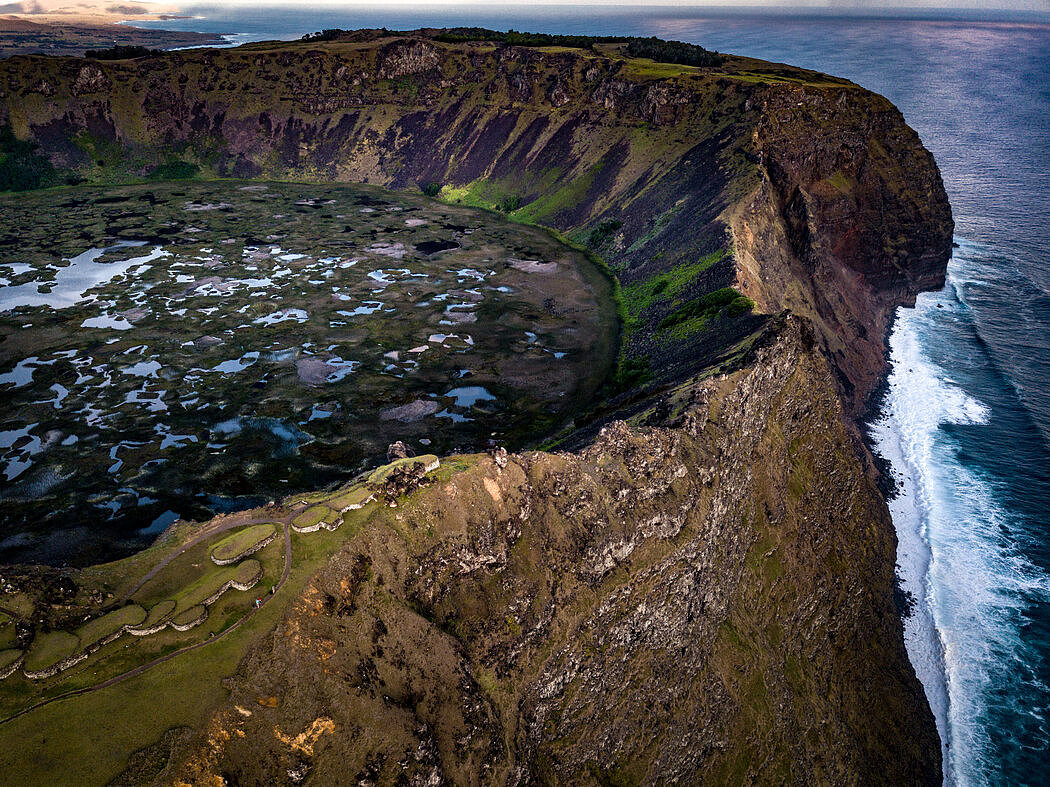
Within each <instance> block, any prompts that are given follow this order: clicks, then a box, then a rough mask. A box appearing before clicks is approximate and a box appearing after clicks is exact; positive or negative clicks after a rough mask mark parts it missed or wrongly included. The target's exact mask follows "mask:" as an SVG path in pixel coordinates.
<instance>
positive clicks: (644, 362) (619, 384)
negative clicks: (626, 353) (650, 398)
mask: <svg viewBox="0 0 1050 787" xmlns="http://www.w3.org/2000/svg"><path fill="white" fill-rule="evenodd" d="M652 376H653V374H652V370H651V369H650V368H649V359H648V358H624V359H622V360H621V361H620V365H619V367H617V369H616V377H615V379H614V381H613V382H614V384H615V386H616V388H617V389H618V390H620V391H626V390H629V389H631V388H634V387H635V386H637V385H642V384H643V383H645V382H647V381H648V380H650V379H651V378H652Z"/></svg>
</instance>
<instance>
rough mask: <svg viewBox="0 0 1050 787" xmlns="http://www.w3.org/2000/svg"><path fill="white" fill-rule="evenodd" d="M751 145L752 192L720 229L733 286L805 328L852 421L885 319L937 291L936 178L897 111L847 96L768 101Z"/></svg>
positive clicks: (867, 385) (940, 205)
mask: <svg viewBox="0 0 1050 787" xmlns="http://www.w3.org/2000/svg"><path fill="white" fill-rule="evenodd" d="M754 141H755V145H756V147H757V149H758V151H759V154H760V156H761V159H762V168H763V179H762V183H761V185H760V186H759V187H758V188H757V189H756V190H755V191H754V192H753V193H752V194H751V195H750V198H749V199H746V200H744V201H742V202H741V203H740V204H739V206H738V207H737V208H736V209H735V210H734V211H733V212H732V219H731V221H730V223H731V225H732V230H733V238H734V248H735V250H736V252H737V260H738V275H739V277H740V281H741V288H742V290H743V291H744V292H746V293H747V294H748V295H750V296H751V297H753V298H755V300H756V301H758V302H759V303H760V304H762V305H763V306H765V307H766V308H767V309H778V308H788V309H791V310H792V311H794V312H796V313H798V314H803V315H805V316H806V317H808V318H809V319H811V320H812V321H813V322H814V324H815V325H816V326H817V330H818V333H819V336H820V338H821V341H822V343H823V345H824V347H825V349H826V350H827V352H828V354H829V356H830V357H831V358H832V359H833V364H834V366H835V367H836V369H837V371H838V372H839V375H838V383H839V385H840V390H842V391H843V393H844V395H845V398H846V400H847V401H848V402H849V404H850V407H851V410H852V412H853V413H854V414H861V413H862V412H863V411H864V407H865V404H866V401H867V398H868V396H869V395H870V394H871V392H872V390H873V388H874V387H875V385H876V384H877V382H878V380H879V378H880V377H881V376H882V373H883V369H884V368H885V358H884V348H883V338H884V337H885V335H886V331H887V329H888V325H889V320H890V319H891V318H892V315H893V312H894V309H895V308H896V307H897V306H899V305H902V304H907V305H910V304H912V303H913V302H914V298H915V294H916V293H917V292H920V291H922V290H929V289H937V288H940V287H942V286H943V285H944V272H945V262H946V259H947V256H948V253H949V251H948V249H949V244H950V240H951V232H952V229H953V222H952V217H951V209H950V207H949V205H948V202H947V199H946V198H945V196H944V186H943V184H942V182H941V178H940V174H939V173H938V171H937V167H936V164H935V163H934V161H933V157H932V156H931V155H930V153H929V152H928V151H927V150H926V149H925V148H923V147H922V143H921V142H920V141H919V137H918V135H917V134H916V133H915V132H914V131H913V130H912V129H910V128H909V127H908V126H907V125H905V123H904V121H903V119H902V118H901V116H900V112H899V111H898V110H897V109H896V108H895V107H894V106H893V105H892V104H890V103H889V102H888V101H886V100H885V99H882V98H880V97H876V96H871V95H870V94H864V93H859V92H857V91H852V92H847V91H842V92H840V93H838V94H829V93H827V92H823V91H816V90H811V89H807V88H804V87H799V88H797V89H792V90H785V91H781V92H780V93H779V94H777V95H774V96H769V97H768V98H767V100H766V104H765V105H764V106H763V113H762V121H761V122H760V124H759V125H758V127H757V128H756V130H755V133H754Z"/></svg>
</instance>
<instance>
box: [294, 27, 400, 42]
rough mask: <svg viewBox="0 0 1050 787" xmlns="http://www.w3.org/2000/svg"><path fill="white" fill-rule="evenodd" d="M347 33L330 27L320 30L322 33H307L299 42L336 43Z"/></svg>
mask: <svg viewBox="0 0 1050 787" xmlns="http://www.w3.org/2000/svg"><path fill="white" fill-rule="evenodd" d="M384 29H385V28H384ZM346 33H347V31H346V30H342V29H341V28H338V27H330V28H326V29H324V30H320V31H318V32H316V33H307V34H306V35H304V36H303V37H302V38H300V39H299V40H300V41H311V42H313V41H335V40H337V39H338V38H341V37H342V36H344V35H346Z"/></svg>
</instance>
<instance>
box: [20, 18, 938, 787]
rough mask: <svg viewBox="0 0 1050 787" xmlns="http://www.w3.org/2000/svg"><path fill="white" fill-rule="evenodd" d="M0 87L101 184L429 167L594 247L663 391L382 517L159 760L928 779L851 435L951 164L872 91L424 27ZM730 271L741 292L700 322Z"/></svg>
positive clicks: (468, 191) (626, 397) (882, 539)
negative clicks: (182, 165)
mask: <svg viewBox="0 0 1050 787" xmlns="http://www.w3.org/2000/svg"><path fill="white" fill-rule="evenodd" d="M0 70H6V77H7V81H6V84H5V85H4V86H3V87H2V90H3V95H0V112H2V113H3V114H4V116H5V117H6V118H7V119H8V120H9V121H10V122H11V124H12V126H13V127H14V129H15V131H16V133H18V134H20V135H22V136H28V137H32V138H33V139H35V140H36V141H38V142H39V143H40V144H41V145H42V148H43V150H44V151H45V152H47V154H48V155H49V156H50V157H51V158H52V160H53V161H55V162H56V163H57V164H58V165H60V166H65V167H67V168H69V169H70V170H71V171H75V172H78V173H80V175H81V176H83V177H86V178H88V179H92V180H99V181H103V180H107V179H108V180H113V179H121V178H129V177H135V176H141V175H143V174H147V173H148V172H149V171H151V170H152V169H153V168H154V167H156V166H157V165H159V164H163V163H165V162H167V161H168V160H169V159H170V157H171V156H172V155H173V153H175V154H176V155H177V156H178V157H179V158H180V160H184V161H190V162H193V163H195V164H196V165H198V166H200V167H202V168H203V169H204V170H205V171H208V172H212V173H215V174H234V175H237V176H253V175H266V176H268V177H289V176H290V177H297V178H305V179H338V180H351V181H361V182H371V183H379V184H382V185H386V186H389V187H393V188H414V187H420V186H425V185H427V184H437V185H441V186H443V187H444V191H443V195H444V196H445V198H447V199H459V200H463V201H466V202H472V203H474V204H481V205H487V206H492V207H500V206H502V207H504V209H506V210H509V211H511V212H512V214H513V215H515V216H517V217H519V218H522V219H525V220H532V221H538V222H541V223H544V224H547V225H550V226H554V227H557V228H558V229H560V230H562V231H563V232H565V233H567V234H568V235H569V236H570V237H573V238H575V239H577V240H579V241H581V242H586V243H588V244H589V245H590V246H591V247H592V248H593V249H594V250H595V251H597V252H598V253H600V254H601V255H602V256H603V257H604V258H605V259H606V260H608V261H609V262H610V263H611V264H612V266H613V268H614V270H615V271H616V273H617V276H618V278H619V279H620V281H621V283H622V285H623V288H624V294H625V304H624V305H625V317H626V321H625V329H624V357H625V361H631V360H635V361H639V362H640V364H639V365H638V366H637V367H636V368H637V369H639V370H642V372H643V373H640V374H638V375H637V376H635V377H633V378H627V380H626V384H625V390H623V392H621V393H619V394H618V395H617V396H615V397H613V398H611V399H610V400H609V401H608V402H606V403H604V404H603V405H602V406H601V407H599V408H597V409H596V411H595V413H594V418H593V421H592V423H593V425H594V426H593V429H592V430H591V431H587V430H586V429H585V430H584V431H583V432H581V433H580V434H581V435H582V437H578V441H577V442H578V444H581V445H585V447H583V448H582V449H581V450H580V451H579V452H578V453H576V454H526V455H522V456H517V457H511V458H510V459H509V460H508V461H507V463H506V464H504V465H503V466H499V465H500V464H502V463H503V459H502V457H499V461H498V462H497V461H496V460H495V459H493V460H487V459H486V460H482V461H481V462H480V463H477V464H474V465H472V466H471V467H470V468H468V469H465V470H464V471H463V472H462V473H460V474H459V475H457V476H455V477H454V478H453V479H452V480H451V481H449V482H448V483H446V484H443V485H441V486H435V487H432V488H430V489H425V490H422V491H419V492H417V493H415V495H413V496H412V497H411V498H410V499H409V501H408V503H407V504H405V505H402V506H400V507H399V508H398V509H391V510H389V511H386V510H380V511H378V512H376V513H375V514H374V515H373V516H372V517H371V518H370V519H369V522H368V524H367V526H365V527H364V528H362V529H360V530H359V531H358V533H357V535H355V536H354V537H353V538H350V539H348V540H347V542H346V544H345V546H344V547H343V549H342V550H341V552H340V553H339V554H338V555H337V556H335V558H333V560H332V562H331V563H330V564H329V565H328V566H327V568H325V569H324V570H322V572H321V573H320V574H319V575H318V576H317V577H316V578H315V580H314V581H313V583H312V584H311V586H310V589H309V590H308V591H307V593H305V594H304V595H303V596H302V597H301V598H300V599H299V600H298V601H297V602H296V603H295V604H294V605H293V607H292V608H290V609H289V611H288V613H287V615H286V617H285V618H284V620H283V622H282V623H281V624H280V625H279V626H278V628H277V629H276V630H275V631H274V633H273V634H271V635H269V636H268V637H267V638H264V640H263V641H262V643H261V646H260V647H257V648H255V649H254V650H253V652H252V654H251V655H250V656H249V657H248V658H247V660H246V661H245V662H244V663H243V664H242V666H241V669H240V671H239V673H238V675H237V676H236V677H235V679H234V681H233V683H232V685H233V693H232V696H231V700H230V703H231V704H230V706H229V709H228V710H219V711H218V712H217V713H216V715H215V716H214V717H213V719H212V721H211V723H210V726H209V728H208V729H207V730H205V731H203V732H202V734H201V736H200V737H199V738H198V739H196V740H195V742H194V743H193V745H192V747H191V749H192V750H191V752H190V754H188V755H187V756H186V758H185V759H184V761H183V762H181V764H178V765H177V766H172V769H173V770H172V771H170V772H169V773H168V776H172V775H173V774H174V773H175V772H176V771H177V772H178V773H179V774H181V776H183V777H194V778H200V779H204V778H205V777H206V776H208V775H210V774H226V775H228V776H236V777H237V778H238V780H243V781H252V780H253V779H259V780H263V781H269V780H271V779H273V778H277V777H279V778H281V779H283V778H286V777H287V778H292V774H298V773H300V772H301V773H302V774H303V775H304V776H306V775H309V774H311V773H312V774H315V775H314V776H313V777H312V778H316V779H318V780H320V781H325V780H331V779H333V778H334V776H335V774H337V773H339V774H344V773H347V772H353V773H354V774H356V777H360V778H362V779H366V780H374V781H379V782H384V781H392V780H394V779H395V778H396V775H397V774H399V773H401V772H402V771H405V770H407V771H408V774H409V776H410V778H413V777H418V778H419V779H421V780H425V779H428V778H433V777H435V776H437V777H440V778H448V779H452V780H454V781H457V782H458V781H467V782H469V781H477V782H482V781H485V782H487V781H491V780H502V781H509V782H521V781H532V780H537V781H555V780H558V781H561V780H566V779H570V778H572V779H577V780H584V781H586V780H591V781H594V782H598V783H634V782H639V781H653V780H656V779H664V778H671V777H678V778H680V779H682V780H686V781H693V780H697V779H699V780H706V781H708V782H711V783H722V782H725V781H727V780H728V781H733V782H736V781H745V780H748V781H749V780H752V779H753V780H758V781H763V782H767V783H781V782H783V781H785V780H790V781H794V782H796V783H813V782H818V783H819V782H830V783H872V782H875V783H879V782H900V781H905V782H914V781H920V782H929V783H934V782H939V781H940V748H939V744H938V741H937V736H936V731H935V729H934V725H933V719H932V716H931V714H930V712H929V709H928V707H927V706H926V703H925V699H924V697H923V694H922V690H921V687H920V686H919V684H918V682H917V681H916V679H915V677H914V674H913V672H912V670H911V667H910V665H909V664H908V662H907V657H906V655H905V652H904V649H903V643H902V640H901V627H900V622H899V620H898V618H897V616H896V612H895V610H894V608H893V604H892V586H893V564H894V536H893V530H892V525H891V523H890V521H889V517H888V513H887V510H886V507H885V504H884V502H883V501H882V499H881V497H880V495H879V492H878V490H877V487H876V484H875V478H874V473H873V471H872V468H871V462H870V456H869V455H868V453H867V451H866V449H865V448H864V446H863V445H862V443H861V441H860V440H859V437H858V435H857V431H856V427H855V425H854V423H853V422H852V420H851V417H853V416H856V415H858V414H861V413H862V412H863V411H864V409H865V406H866V401H867V397H868V395H869V394H870V392H871V391H872V389H873V388H874V386H875V384H876V382H877V380H878V378H879V377H880V376H881V374H882V373H883V371H884V346H883V342H884V336H885V329H886V326H887V323H888V320H889V319H890V316H891V315H892V311H893V309H894V308H895V307H896V306H897V305H899V304H900V303H907V302H909V301H910V300H911V299H912V298H914V295H915V293H916V292H918V291H920V290H922V289H925V288H930V287H936V286H938V285H939V284H940V283H941V281H942V280H943V276H944V269H945V263H946V260H947V257H948V254H949V250H950V241H951V230H952V223H951V215H950V209H949V207H948V203H947V199H946V197H945V194H944V190H943V187H942V185H941V182H940V177H939V175H938V173H937V170H936V166H935V165H934V163H933V160H932V158H931V157H930V155H929V153H928V152H926V151H925V150H924V149H923V148H922V145H921V143H920V141H919V139H918V137H917V136H916V135H915V133H914V132H913V131H912V130H911V129H909V128H908V127H907V126H906V125H905V123H904V121H903V119H902V118H901V116H900V114H899V112H897V110H896V109H894V108H893V107H892V105H890V104H889V102H887V101H885V99H882V98H881V97H878V96H875V95H872V94H870V93H867V92H866V91H863V90H861V89H860V88H858V87H856V86H855V85H852V84H850V83H847V82H844V81H842V80H837V79H834V78H831V77H827V76H826V75H821V74H815V73H813V72H805V71H800V70H798V69H792V68H789V67H782V66H774V65H771V64H764V63H760V62H758V61H753V60H747V59H744V58H727V59H726V60H725V62H723V63H722V65H721V66H719V67H716V68H689V67H682V66H673V65H667V64H659V63H652V62H650V61H638V60H631V59H628V58H626V57H624V56H623V55H622V53H620V52H618V51H617V50H616V48H615V47H607V48H602V47H599V48H597V49H594V50H572V49H570V50H562V49H536V48H525V47H496V46H493V45H491V44H487V43H484V42H476V43H461V44H455V45H449V44H444V43H442V42H440V41H437V40H435V39H434V38H433V36H431V35H429V34H419V35H413V36H407V37H402V36H385V35H379V34H359V35H354V36H347V37H346V38H344V39H343V40H338V41H331V42H323V43H316V42H314V43H295V44H287V45H267V44H260V45H252V46H249V47H241V48H239V49H236V50H229V51H225V52H219V51H199V52H186V53H178V54H172V55H167V56H164V57H160V58H150V59H146V60H140V61H116V62H103V63H94V62H91V63H85V61H83V60H76V59H51V58H13V59H11V60H8V61H5V62H4V63H2V64H0ZM8 231H9V232H13V231H15V230H14V229H11V230H8ZM730 286H735V287H736V288H737V289H738V290H739V291H740V292H741V293H743V294H744V295H746V296H748V297H750V298H751V299H752V300H753V301H754V302H755V304H756V308H755V309H754V310H753V311H749V310H730V309H725V308H723V309H721V310H717V309H716V310H715V311H713V312H712V311H710V310H709V309H706V307H705V303H707V301H705V300H704V298H705V297H707V296H709V295H710V294H711V293H714V292H718V291H719V290H721V289H723V288H727V287H730ZM693 304H696V305H693ZM785 308H790V309H791V310H792V311H793V312H795V313H796V314H797V315H799V316H798V317H791V318H786V317H784V316H783V315H779V316H778V313H779V312H780V311H781V310H782V309H785ZM731 312H732V313H731ZM646 365H647V366H646ZM625 366H626V367H627V368H630V365H629V364H625ZM613 419H623V420H613ZM602 423H606V424H607V425H606V427H605V428H604V431H602V432H601V433H600V434H599V435H598V436H597V437H596V438H594V439H591V438H590V437H589V435H592V434H594V433H595V432H596V430H597V428H598V426H600V425H601V424H602ZM581 426H586V425H584V424H581ZM271 697H273V698H276V702H275V703H274V702H271V701H270V698H271ZM237 708H242V709H249V708H250V709H251V712H250V714H248V715H245V714H244V713H242V712H241V710H238V709H237ZM238 731H239V732H238ZM275 731H276V732H275ZM240 733H243V735H241V734H240ZM296 736H298V737H296ZM289 741H291V743H289ZM355 769H356V770H355ZM319 783H320V782H319Z"/></svg>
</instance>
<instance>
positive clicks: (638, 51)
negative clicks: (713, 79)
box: [627, 37, 722, 66]
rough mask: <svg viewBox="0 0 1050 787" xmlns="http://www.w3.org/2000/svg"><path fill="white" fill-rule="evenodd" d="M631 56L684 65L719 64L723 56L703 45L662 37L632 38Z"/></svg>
mask: <svg viewBox="0 0 1050 787" xmlns="http://www.w3.org/2000/svg"><path fill="white" fill-rule="evenodd" d="M627 55H628V56H629V57H647V58H649V59H650V60H656V61H659V62H661V63H677V64H678V65H683V66H719V65H721V64H722V57H721V55H719V54H718V53H717V52H709V51H708V50H706V49H704V48H703V47H702V46H697V45H696V44H686V43H684V42H682V41H664V40H662V39H660V38H655V37H653V38H632V39H631V40H630V42H629V43H628V44H627Z"/></svg>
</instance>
